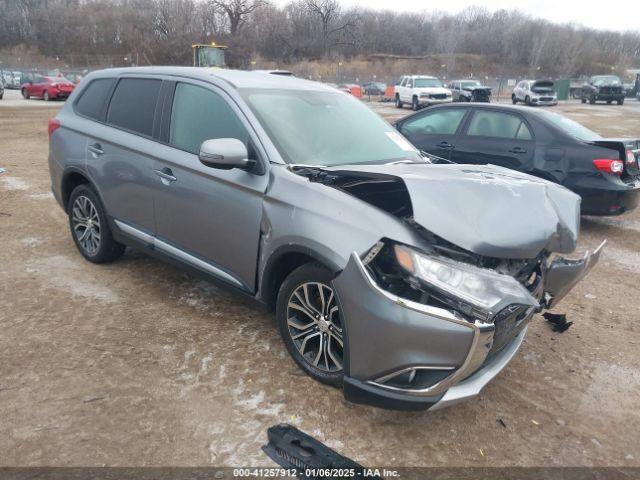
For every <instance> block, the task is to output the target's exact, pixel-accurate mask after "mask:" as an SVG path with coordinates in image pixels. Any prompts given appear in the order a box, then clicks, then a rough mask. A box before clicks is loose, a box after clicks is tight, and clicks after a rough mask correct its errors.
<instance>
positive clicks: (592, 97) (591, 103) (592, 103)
mask: <svg viewBox="0 0 640 480" xmlns="http://www.w3.org/2000/svg"><path fill="white" fill-rule="evenodd" d="M595 103H596V96H595V95H591V96H590V97H589V104H590V105H595Z"/></svg>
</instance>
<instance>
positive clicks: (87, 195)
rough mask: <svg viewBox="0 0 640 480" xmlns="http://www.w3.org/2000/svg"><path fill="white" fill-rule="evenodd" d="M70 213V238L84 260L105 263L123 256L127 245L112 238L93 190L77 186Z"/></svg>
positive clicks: (71, 198) (104, 215)
mask: <svg viewBox="0 0 640 480" xmlns="http://www.w3.org/2000/svg"><path fill="white" fill-rule="evenodd" d="M67 211H68V213H69V228H70V229H71V236H72V237H73V241H74V243H75V244H76V247H77V248H78V250H79V251H80V253H81V254H82V256H83V257H84V258H86V259H87V260H89V261H90V262H93V263H106V262H112V261H114V260H116V259H118V258H119V257H120V256H122V254H123V253H124V249H125V246H124V245H122V244H121V243H118V242H116V241H115V240H114V239H113V235H112V234H111V229H110V228H109V222H108V220H107V214H106V212H105V210H104V207H103V206H102V202H101V201H100V198H99V197H98V195H97V194H96V192H95V191H94V190H93V188H91V187H90V186H89V185H86V184H83V185H78V186H77V187H76V188H75V189H74V190H73V192H71V196H70V197H69V204H68V208H67Z"/></svg>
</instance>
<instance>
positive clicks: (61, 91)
mask: <svg viewBox="0 0 640 480" xmlns="http://www.w3.org/2000/svg"><path fill="white" fill-rule="evenodd" d="M74 88H75V85H74V84H73V83H71V82H70V81H69V80H67V79H66V78H64V77H45V76H43V75H40V74H37V73H36V74H31V75H28V76H27V79H26V82H25V83H24V84H23V85H22V96H23V97H24V99H25V100H28V99H29V98H31V97H38V98H42V99H43V100H45V101H47V102H48V101H50V100H55V99H59V98H65V99H66V98H67V97H68V96H69V95H71V92H73V89H74Z"/></svg>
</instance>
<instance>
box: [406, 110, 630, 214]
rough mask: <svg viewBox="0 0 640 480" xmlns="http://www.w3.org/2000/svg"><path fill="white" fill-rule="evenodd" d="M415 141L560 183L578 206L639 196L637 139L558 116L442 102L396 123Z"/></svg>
mask: <svg viewBox="0 0 640 480" xmlns="http://www.w3.org/2000/svg"><path fill="white" fill-rule="evenodd" d="M395 127H396V128H397V129H398V130H399V131H400V132H401V133H402V134H403V135H404V136H405V137H406V138H407V139H409V140H410V141H411V142H412V143H413V144H414V145H415V146H416V147H418V148H419V149H421V150H423V151H425V152H427V153H429V154H431V155H435V156H437V157H441V158H443V159H445V160H449V161H452V162H454V163H469V164H488V163H491V164H494V165H499V166H503V167H506V168H511V169H513V170H518V171H520V172H524V173H528V174H531V175H534V176H536V177H540V178H544V179H546V180H550V181H552V182H555V183H559V184H561V185H564V186H565V187H567V188H569V189H570V190H573V191H574V192H576V193H577V194H579V195H580V196H581V197H582V213H583V214H588V215H617V214H621V213H624V212H627V211H630V210H633V209H634V208H635V207H636V206H637V205H638V202H639V201H640V140H631V139H605V138H602V137H600V136H599V135H598V134H597V133H595V132H592V131H591V130H589V129H587V128H586V127H584V126H582V125H580V124H579V123H576V122H574V121H573V120H570V119H568V118H566V117H564V116H562V115H559V114H557V113H554V112H549V111H546V110H537V109H536V110H532V109H524V108H522V107H516V106H511V105H482V104H466V105H465V104H456V105H439V106H435V107H431V108H428V109H426V110H423V111H420V112H418V113H415V114H413V115H410V116H408V117H405V118H403V119H401V120H399V121H398V122H396V124H395Z"/></svg>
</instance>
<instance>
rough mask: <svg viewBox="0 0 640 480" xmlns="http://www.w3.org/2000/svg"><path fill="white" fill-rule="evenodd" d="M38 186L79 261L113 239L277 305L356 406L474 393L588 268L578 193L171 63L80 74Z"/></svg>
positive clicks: (292, 81)
mask: <svg viewBox="0 0 640 480" xmlns="http://www.w3.org/2000/svg"><path fill="white" fill-rule="evenodd" d="M49 134H50V155H49V165H50V171H51V181H52V188H53V192H54V194H55V197H56V199H57V200H58V202H59V203H60V205H61V206H62V208H64V210H65V211H66V212H67V213H68V215H69V226H70V230H71V236H72V238H73V240H74V242H75V244H76V246H77V247H78V250H79V251H80V253H81V254H82V255H83V256H84V257H85V258H86V259H87V260H89V261H91V262H96V263H101V262H108V261H112V260H115V259H117V258H118V257H119V256H120V255H122V253H123V252H124V250H125V245H128V246H131V247H134V248H137V249H141V250H144V251H148V252H150V253H152V254H154V255H156V256H160V257H164V258H166V259H169V260H172V261H178V262H180V263H182V264H184V265H185V266H188V267H190V268H192V269H195V270H197V271H199V272H202V273H205V274H207V275H209V276H210V277H211V278H212V279H215V280H218V281H220V282H222V283H224V284H226V285H228V286H229V287H231V288H235V289H236V290H238V291H240V292H243V293H245V294H247V295H250V296H253V297H255V298H257V299H258V300H260V301H261V302H264V303H265V304H267V305H269V306H272V307H273V308H274V309H275V312H276V317H277V323H278V327H279V330H280V333H281V335H282V338H283V340H284V344H285V346H286V348H287V350H288V351H289V353H290V354H291V356H292V357H293V359H294V360H295V361H296V362H297V364H298V365H299V366H300V367H301V368H302V369H303V370H304V371H306V372H307V373H308V374H309V375H311V376H312V377H313V378H315V379H317V380H320V381H322V382H325V383H328V384H331V385H334V386H339V387H342V388H343V389H344V394H345V396H346V397H347V398H348V399H350V400H352V401H355V402H362V403H368V404H372V405H377V406H383V407H387V408H398V409H419V408H429V407H431V408H440V407H442V406H445V405H449V404H451V403H455V402H458V401H460V400H463V399H465V398H468V397H471V396H473V395H476V394H477V393H479V392H480V390H481V389H482V387H483V386H484V385H485V384H486V383H487V382H488V381H489V380H490V379H491V378H493V377H494V376H495V375H497V374H498V372H500V370H502V368H504V366H505V365H506V364H507V363H508V362H509V360H510V359H511V358H512V357H513V356H514V355H515V353H516V351H517V350H518V347H519V346H520V344H521V343H522V340H523V338H524V335H525V331H526V328H527V323H528V322H529V321H530V319H531V317H532V315H533V314H534V313H536V312H538V311H540V310H541V309H543V308H550V307H552V306H554V305H555V304H556V303H557V302H558V301H559V300H560V299H562V297H563V296H564V295H566V294H567V292H568V291H569V290H570V289H571V288H572V287H573V285H575V283H576V282H578V281H579V280H580V279H581V278H582V277H583V276H584V275H585V274H586V273H587V271H588V270H589V269H590V268H591V267H592V266H593V265H594V264H595V262H596V260H597V259H598V255H599V250H598V251H596V252H594V254H593V255H589V256H585V257H584V258H582V259H581V260H575V261H569V260H565V259H563V258H561V257H556V259H555V260H553V261H551V260H550V258H549V257H550V255H551V253H552V252H571V251H573V250H574V248H575V246H576V241H577V236H578V229H579V211H580V208H579V202H580V199H579V197H578V196H577V195H575V194H574V193H572V192H570V191H569V190H566V189H565V188H563V187H560V186H558V185H555V184H552V183H550V182H547V181H544V180H540V179H537V178H533V177H530V176H527V175H523V174H520V173H518V172H514V171H511V170H506V169H502V168H498V167H494V166H475V165H474V166H470V165H438V164H435V163H432V161H431V160H430V159H429V158H426V157H424V156H423V155H421V154H420V153H419V152H418V151H417V150H416V149H415V148H414V147H413V146H412V145H411V144H409V143H408V142H407V140H405V138H404V137H402V136H401V135H400V134H399V133H398V132H397V131H395V130H394V129H393V127H391V126H390V125H389V124H388V123H386V122H385V121H384V120H382V119H381V118H380V117H379V116H378V115H376V114H375V113H373V112H372V111H371V110H370V109H369V108H368V107H367V106H365V105H364V104H363V103H362V102H360V101H359V100H357V99H355V98H353V97H352V96H351V95H348V94H345V93H342V92H339V91H337V90H335V89H333V88H330V87H326V86H323V85H321V84H319V83H314V82H310V81H306V80H301V79H297V78H294V77H283V76H277V75H270V74H267V73H255V72H242V71H232V70H209V69H194V68H180V67H164V68H134V69H115V70H103V71H99V72H95V73H92V74H91V75H89V76H88V77H87V78H85V79H84V81H83V82H82V84H81V86H80V87H79V88H78V89H77V90H76V91H75V92H74V93H73V94H72V96H71V97H70V101H69V102H67V104H66V105H65V106H64V107H63V108H62V110H61V111H60V113H59V114H58V115H57V117H56V118H55V119H53V120H52V121H51V122H50V124H49Z"/></svg>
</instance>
